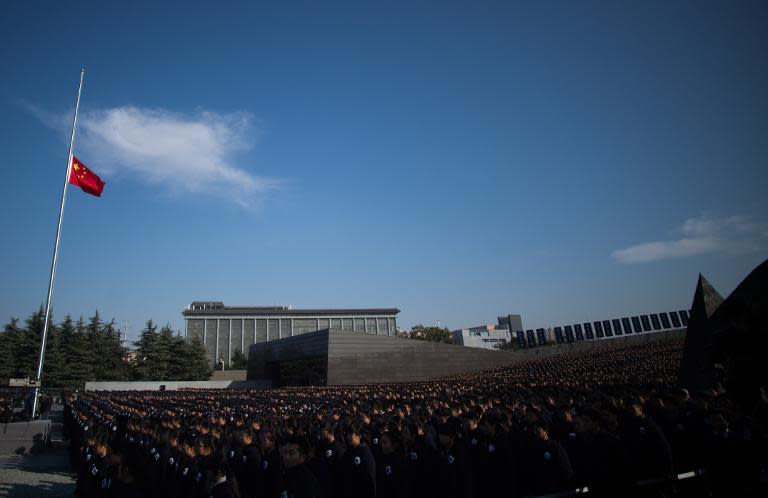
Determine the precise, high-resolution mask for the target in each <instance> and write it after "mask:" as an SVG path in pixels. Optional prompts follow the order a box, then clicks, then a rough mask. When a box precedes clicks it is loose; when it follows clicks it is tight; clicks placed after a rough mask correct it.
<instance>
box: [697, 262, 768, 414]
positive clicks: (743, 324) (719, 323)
mask: <svg viewBox="0 0 768 498" xmlns="http://www.w3.org/2000/svg"><path fill="white" fill-rule="evenodd" d="M710 326H711V327H712V353H713V355H712V356H713V359H714V360H715V362H717V363H720V364H722V365H723V368H724V374H725V378H724V385H725V388H726V389H727V390H728V393H729V395H730V396H731V398H732V399H734V400H735V401H737V402H738V403H739V404H740V405H742V408H744V409H745V410H748V411H749V410H752V409H753V407H754V404H755V402H756V401H757V400H759V399H760V388H761V387H765V388H767V389H768V361H766V358H768V260H766V261H763V262H762V263H761V264H760V265H758V266H757V268H755V269H754V270H752V272H751V273H750V274H749V275H748V276H747V278H745V279H744V280H743V281H742V282H741V283H740V284H739V285H738V287H736V290H734V291H733V292H732V293H731V295H730V296H728V298H727V299H726V300H725V301H724V302H723V303H722V304H721V305H720V306H719V307H718V308H717V311H716V312H715V314H714V315H712V317H710Z"/></svg>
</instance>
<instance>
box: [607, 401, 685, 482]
mask: <svg viewBox="0 0 768 498" xmlns="http://www.w3.org/2000/svg"><path fill="white" fill-rule="evenodd" d="M620 431H621V432H620V435H621V440H622V441H623V442H624V445H625V446H626V447H627V450H628V453H629V455H630V457H631V459H632V463H631V465H632V469H633V470H634V479H635V480H636V481H641V480H649V479H668V478H669V477H671V476H672V472H673V462H672V448H671V447H670V445H669V442H668V441H667V438H666V437H665V436H664V433H663V432H662V431H661V429H660V428H659V426H658V425H656V423H655V422H654V421H653V420H652V419H651V418H649V417H646V416H645V413H644V410H643V405H642V404H641V403H640V402H635V403H633V404H632V405H631V406H630V409H629V411H628V413H627V414H626V416H625V417H624V419H623V420H622V421H621V424H620Z"/></svg>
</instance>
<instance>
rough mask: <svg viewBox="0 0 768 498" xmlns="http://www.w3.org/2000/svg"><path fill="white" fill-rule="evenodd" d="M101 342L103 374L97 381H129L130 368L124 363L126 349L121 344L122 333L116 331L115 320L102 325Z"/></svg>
mask: <svg viewBox="0 0 768 498" xmlns="http://www.w3.org/2000/svg"><path fill="white" fill-rule="evenodd" d="M99 340H100V341H101V353H102V357H101V359H100V366H101V373H100V375H99V376H98V377H97V378H96V380H104V381H115V380H127V379H128V368H127V366H126V364H125V362H124V361H123V358H124V357H125V348H123V345H122V344H121V343H120V332H119V331H118V330H117V329H115V320H114V319H113V320H112V321H110V322H109V323H105V324H103V325H102V327H101V330H100V331H99Z"/></svg>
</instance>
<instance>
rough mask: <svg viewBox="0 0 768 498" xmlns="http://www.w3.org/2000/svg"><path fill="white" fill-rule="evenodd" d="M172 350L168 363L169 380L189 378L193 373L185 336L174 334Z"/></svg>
mask: <svg viewBox="0 0 768 498" xmlns="http://www.w3.org/2000/svg"><path fill="white" fill-rule="evenodd" d="M170 350H171V352H172V354H171V358H170V360H169V363H168V380H189V379H190V375H192V370H191V368H190V350H189V348H188V347H187V344H186V342H185V341H184V338H183V337H181V336H179V335H178V334H177V335H174V336H173V338H172V342H171V347H170Z"/></svg>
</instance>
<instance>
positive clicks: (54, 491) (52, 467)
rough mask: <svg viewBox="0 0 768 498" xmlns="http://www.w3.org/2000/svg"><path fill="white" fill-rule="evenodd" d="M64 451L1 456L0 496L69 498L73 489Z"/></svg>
mask: <svg viewBox="0 0 768 498" xmlns="http://www.w3.org/2000/svg"><path fill="white" fill-rule="evenodd" d="M68 463H69V462H68V454H67V450H66V449H64V448H54V449H48V450H46V451H45V452H44V453H41V454H36V455H29V454H26V455H10V456H0V497H1V498H6V497H8V498H27V497H30V498H31V497H38V496H41V497H65V496H67V497H69V496H72V492H73V491H74V489H75V480H74V475H73V474H71V473H70V472H69V468H68Z"/></svg>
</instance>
